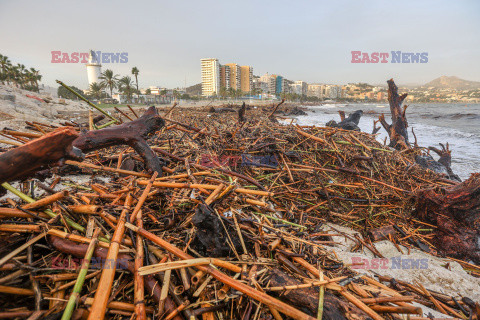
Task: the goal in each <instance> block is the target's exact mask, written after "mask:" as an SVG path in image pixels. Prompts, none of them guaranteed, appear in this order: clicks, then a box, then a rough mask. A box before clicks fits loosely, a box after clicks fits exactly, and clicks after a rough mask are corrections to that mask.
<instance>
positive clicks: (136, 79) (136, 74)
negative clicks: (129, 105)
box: [132, 67, 140, 92]
mask: <svg viewBox="0 0 480 320" xmlns="http://www.w3.org/2000/svg"><path fill="white" fill-rule="evenodd" d="M139 73H140V70H138V68H137V67H133V68H132V74H133V75H134V76H135V82H136V84H137V92H140V91H139V90H138V74H139Z"/></svg>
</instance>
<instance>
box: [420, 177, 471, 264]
mask: <svg viewBox="0 0 480 320" xmlns="http://www.w3.org/2000/svg"><path fill="white" fill-rule="evenodd" d="M416 198H417V199H416V200H417V204H416V215H417V216H418V217H419V218H421V219H422V220H424V221H426V222H429V223H432V224H434V225H436V226H437V227H438V229H437V230H436V236H435V237H433V238H432V241H433V244H434V245H435V246H436V247H437V249H438V250H439V252H441V253H443V254H445V255H447V256H450V257H453V258H458V259H466V260H472V261H474V262H475V263H477V264H478V263H480V245H479V239H480V173H475V174H472V175H471V177H470V178H469V179H468V180H465V181H464V182H462V183H460V184H457V185H455V186H449V187H441V188H434V189H429V190H423V191H420V192H419V193H418V194H417V196H416Z"/></svg>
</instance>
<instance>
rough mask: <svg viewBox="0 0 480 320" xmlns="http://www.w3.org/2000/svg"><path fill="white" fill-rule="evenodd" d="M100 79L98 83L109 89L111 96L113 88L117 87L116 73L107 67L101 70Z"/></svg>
mask: <svg viewBox="0 0 480 320" xmlns="http://www.w3.org/2000/svg"><path fill="white" fill-rule="evenodd" d="M100 80H102V82H101V83H100V84H101V85H102V86H103V87H104V88H108V89H109V90H110V97H111V96H112V95H113V89H115V88H117V82H118V74H114V73H113V71H112V70H110V69H107V70H105V71H103V72H102V75H101V76H100Z"/></svg>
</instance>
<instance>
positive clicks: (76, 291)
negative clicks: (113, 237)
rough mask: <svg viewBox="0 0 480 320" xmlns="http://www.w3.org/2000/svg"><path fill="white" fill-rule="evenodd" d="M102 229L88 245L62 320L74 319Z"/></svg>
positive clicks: (97, 230)
mask: <svg viewBox="0 0 480 320" xmlns="http://www.w3.org/2000/svg"><path fill="white" fill-rule="evenodd" d="M99 231H100V229H96V230H95V233H94V235H93V239H92V241H91V242H90V244H89V245H88V248H87V252H86V253H85V258H84V259H83V262H82V266H81V268H80V272H79V273H78V276H77V281H76V282H75V286H74V287H73V291H72V294H71V295H70V298H69V299H68V302H67V306H66V307H65V311H63V315H62V320H70V318H71V317H72V313H73V310H75V305H76V304H77V300H78V298H79V297H80V292H81V291H82V287H83V283H84V282H85V277H86V276H87V273H88V267H89V266H90V260H91V259H92V256H93V251H94V250H95V245H96V244H97V241H98V238H97V237H98V233H99Z"/></svg>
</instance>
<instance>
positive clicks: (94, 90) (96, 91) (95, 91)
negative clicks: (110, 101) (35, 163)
mask: <svg viewBox="0 0 480 320" xmlns="http://www.w3.org/2000/svg"><path fill="white" fill-rule="evenodd" d="M88 91H90V94H91V95H92V96H93V97H94V98H96V99H100V98H101V97H102V94H103V86H102V85H101V84H100V83H97V82H94V83H92V84H91V85H90V88H89V90H88Z"/></svg>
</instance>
